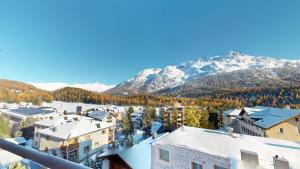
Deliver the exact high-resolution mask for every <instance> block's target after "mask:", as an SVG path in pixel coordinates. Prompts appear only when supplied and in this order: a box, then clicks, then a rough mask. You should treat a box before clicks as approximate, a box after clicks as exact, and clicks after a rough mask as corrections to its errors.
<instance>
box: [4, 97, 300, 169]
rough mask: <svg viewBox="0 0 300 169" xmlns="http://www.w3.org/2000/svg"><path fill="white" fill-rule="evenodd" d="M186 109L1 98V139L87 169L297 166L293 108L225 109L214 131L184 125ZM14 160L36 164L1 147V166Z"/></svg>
mask: <svg viewBox="0 0 300 169" xmlns="http://www.w3.org/2000/svg"><path fill="white" fill-rule="evenodd" d="M189 109H191V107H189V108H187V107H185V106H182V105H180V104H179V103H176V104H175V105H170V106H164V107H153V108H149V107H145V106H116V105H97V104H84V103H72V102H61V101H53V102H52V103H43V104H42V105H40V106H36V105H32V104H31V103H25V102H21V103H18V104H17V103H1V104H0V113H1V118H2V119H4V120H7V121H8V122H9V124H12V129H11V137H7V138H5V140H6V141H9V142H11V143H14V144H17V145H20V146H24V147H25V148H26V149H29V150H30V151H38V152H42V153H44V154H46V155H49V156H55V157H59V158H62V159H65V160H68V161H72V162H75V163H78V164H79V165H82V166H86V167H90V168H99V169H100V168H101V169H150V168H151V169H152V168H178V169H181V168H185V166H191V168H192V169H202V168H214V169H229V168H257V167H261V168H270V169H271V168H275V169H279V168H280V169H289V168H300V165H299V155H300V153H299V152H300V147H299V141H300V120H299V119H300V111H299V110H297V109H290V108H289V107H288V106H287V107H285V108H273V107H262V106H255V107H242V108H239V109H231V110H226V111H224V112H223V113H222V126H221V127H220V128H219V129H214V130H212V129H206V128H199V127H193V126H192V127H191V125H188V124H192V123H190V119H189V118H190V117H188V110H189ZM193 109H203V108H200V107H193ZM196 120H198V121H201V120H203V119H196ZM179 159H180V160H179ZM16 163H18V164H20V165H25V166H27V167H29V168H42V166H41V165H40V164H38V163H35V162H34V161H31V160H28V159H24V158H22V157H19V156H17V155H14V154H13V153H10V152H8V151H5V150H0V166H1V167H7V166H9V165H11V164H16Z"/></svg>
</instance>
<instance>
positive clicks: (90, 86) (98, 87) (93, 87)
mask: <svg viewBox="0 0 300 169" xmlns="http://www.w3.org/2000/svg"><path fill="white" fill-rule="evenodd" d="M29 84H31V85H33V86H35V87H36V88H39V89H43V90H47V91H55V90H58V89H61V88H64V87H76V88H81V89H85V90H89V91H93V92H104V91H106V90H108V89H110V88H113V87H114V85H104V84H102V83H85V84H68V83H60V82H57V83H29Z"/></svg>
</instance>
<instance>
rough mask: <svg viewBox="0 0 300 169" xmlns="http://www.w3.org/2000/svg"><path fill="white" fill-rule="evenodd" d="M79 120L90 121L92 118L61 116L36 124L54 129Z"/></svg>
mask: <svg viewBox="0 0 300 169" xmlns="http://www.w3.org/2000/svg"><path fill="white" fill-rule="evenodd" d="M78 119H87V120H90V119H92V118H90V117H86V116H80V115H64V116H60V117H55V118H53V119H48V120H41V121H37V122H35V123H34V124H36V125H40V126H45V127H53V126H58V125H61V124H64V123H67V122H71V121H75V120H78Z"/></svg>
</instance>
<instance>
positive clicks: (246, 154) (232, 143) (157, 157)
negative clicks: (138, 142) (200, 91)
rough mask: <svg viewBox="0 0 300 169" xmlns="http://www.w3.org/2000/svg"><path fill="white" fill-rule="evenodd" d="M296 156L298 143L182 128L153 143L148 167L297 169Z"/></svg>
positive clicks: (155, 168) (171, 168) (299, 150)
mask: <svg viewBox="0 0 300 169" xmlns="http://www.w3.org/2000/svg"><path fill="white" fill-rule="evenodd" d="M128 156H129V155H128ZM299 157H300V144H299V143H297V142H293V141H285V140H277V139H272V138H265V137H255V136H249V135H241V134H234V133H227V132H222V131H216V130H208V129H202V128H193V127H187V126H182V127H181V128H178V129H177V130H175V131H174V132H172V133H170V134H168V135H166V136H164V137H162V138H160V139H159V140H157V141H155V142H153V143H152V148H151V168H152V169H158V168H164V169H183V168H191V169H254V168H257V169H274V168H275V169H279V168H280V169H290V168H295V169H296V168H300V163H299Z"/></svg>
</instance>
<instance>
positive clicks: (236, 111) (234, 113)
mask: <svg viewBox="0 0 300 169" xmlns="http://www.w3.org/2000/svg"><path fill="white" fill-rule="evenodd" d="M241 111H242V110H241V109H231V110H227V111H224V112H223V114H224V115H228V116H238V115H239V114H240V113H241Z"/></svg>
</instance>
